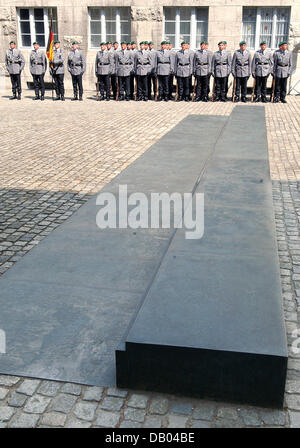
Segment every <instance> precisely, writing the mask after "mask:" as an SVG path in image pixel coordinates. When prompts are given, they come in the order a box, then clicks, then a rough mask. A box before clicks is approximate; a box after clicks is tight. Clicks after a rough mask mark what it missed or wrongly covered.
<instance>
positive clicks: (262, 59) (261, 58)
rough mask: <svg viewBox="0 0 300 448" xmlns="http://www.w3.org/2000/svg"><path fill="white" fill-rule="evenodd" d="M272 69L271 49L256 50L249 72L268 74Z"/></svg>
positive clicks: (259, 74) (256, 74)
mask: <svg viewBox="0 0 300 448" xmlns="http://www.w3.org/2000/svg"><path fill="white" fill-rule="evenodd" d="M272 70H273V57H272V53H271V51H266V50H265V51H262V50H257V51H256V52H255V53H254V56H253V59H252V64H251V73H252V75H253V76H254V77H255V76H260V77H262V76H268V75H269V74H270V73H272Z"/></svg>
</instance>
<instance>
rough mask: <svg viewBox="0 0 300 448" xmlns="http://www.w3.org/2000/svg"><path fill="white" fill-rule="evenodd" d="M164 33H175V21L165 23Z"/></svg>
mask: <svg viewBox="0 0 300 448" xmlns="http://www.w3.org/2000/svg"><path fill="white" fill-rule="evenodd" d="M165 34H175V22H166V23H165Z"/></svg>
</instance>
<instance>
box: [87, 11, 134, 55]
mask: <svg viewBox="0 0 300 448" xmlns="http://www.w3.org/2000/svg"><path fill="white" fill-rule="evenodd" d="M106 8H113V9H115V11H116V15H115V22H116V41H117V42H119V43H120V41H121V39H122V38H121V22H124V20H122V19H121V12H120V10H121V9H122V8H126V9H129V10H130V7H127V6H119V7H118V6H117V7H114V6H106V7H105V6H102V7H96V6H95V7H94V6H91V7H89V8H88V17H89V19H88V22H89V23H88V42H89V49H91V50H96V49H98V48H99V45H98V46H97V47H95V46H93V44H92V35H95V36H97V34H94V33H92V32H91V23H92V22H96V20H92V16H91V12H92V10H98V11H99V12H100V20H98V21H97V22H100V23H101V34H99V44H100V42H102V41H103V42H107V37H106V36H107V33H106V19H105V9H106ZM110 21H111V20H110ZM128 23H129V31H130V34H129V39H131V19H130V15H129V18H128Z"/></svg>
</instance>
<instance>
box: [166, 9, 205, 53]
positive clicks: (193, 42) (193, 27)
mask: <svg viewBox="0 0 300 448" xmlns="http://www.w3.org/2000/svg"><path fill="white" fill-rule="evenodd" d="M166 8H170V9H174V11H175V46H174V49H176V50H180V42H181V39H180V23H181V21H180V8H187V9H189V10H190V39H189V41H190V46H191V48H192V49H196V48H197V23H198V22H202V21H201V20H197V9H200V8H202V9H203V10H206V11H207V22H206V23H207V35H206V36H205V37H204V39H207V38H208V23H209V7H208V6H201V5H200V6H198V5H197V6H178V7H177V6H164V7H163V21H162V23H163V29H162V40H164V39H166V36H167V33H166V32H165V31H166V26H165V25H166V22H171V20H166V17H165V12H166ZM185 21H186V20H184V21H183V22H185ZM203 22H205V21H203Z"/></svg>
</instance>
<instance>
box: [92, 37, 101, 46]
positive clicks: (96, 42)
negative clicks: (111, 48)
mask: <svg viewBox="0 0 300 448" xmlns="http://www.w3.org/2000/svg"><path fill="white" fill-rule="evenodd" d="M100 40H101V37H100V36H95V35H91V46H92V47H93V48H95V47H99V44H100Z"/></svg>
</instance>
